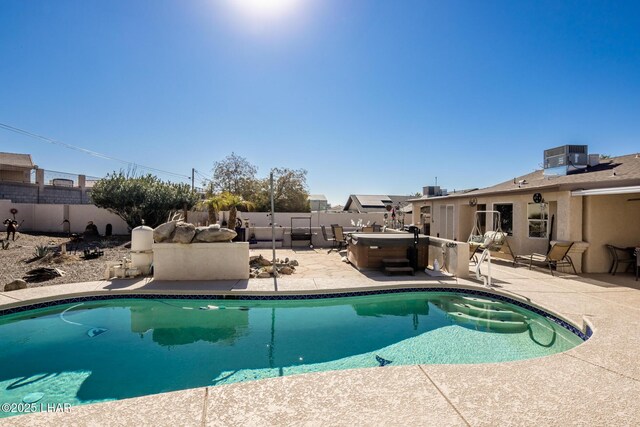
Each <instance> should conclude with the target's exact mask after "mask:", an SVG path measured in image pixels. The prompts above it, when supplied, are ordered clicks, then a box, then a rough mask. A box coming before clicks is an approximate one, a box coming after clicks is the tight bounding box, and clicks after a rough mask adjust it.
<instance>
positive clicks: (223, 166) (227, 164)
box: [211, 153, 258, 200]
mask: <svg viewBox="0 0 640 427" xmlns="http://www.w3.org/2000/svg"><path fill="white" fill-rule="evenodd" d="M257 171H258V169H257V168H256V167H255V166H254V165H252V164H251V163H249V162H248V161H247V159H245V158H244V157H241V156H238V155H237V154H235V153H231V155H229V156H227V157H225V158H224V159H223V160H221V161H219V162H215V163H214V164H213V181H212V184H211V193H214V194H215V193H222V192H227V193H231V194H237V195H239V196H242V197H243V198H244V199H246V200H248V199H249V198H250V197H251V194H252V193H253V192H254V190H255V182H256V172H257Z"/></svg>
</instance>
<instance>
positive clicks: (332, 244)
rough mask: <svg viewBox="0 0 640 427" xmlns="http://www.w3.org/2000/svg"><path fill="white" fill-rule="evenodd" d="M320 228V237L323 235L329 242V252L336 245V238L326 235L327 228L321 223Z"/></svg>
mask: <svg viewBox="0 0 640 427" xmlns="http://www.w3.org/2000/svg"><path fill="white" fill-rule="evenodd" d="M320 229H321V230H322V237H324V240H325V241H326V242H331V249H329V252H331V251H332V250H334V249H335V247H336V238H335V237H329V236H327V228H326V227H325V226H324V225H321V226H320Z"/></svg>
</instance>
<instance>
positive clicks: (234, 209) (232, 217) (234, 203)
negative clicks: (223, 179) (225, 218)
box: [220, 192, 254, 230]
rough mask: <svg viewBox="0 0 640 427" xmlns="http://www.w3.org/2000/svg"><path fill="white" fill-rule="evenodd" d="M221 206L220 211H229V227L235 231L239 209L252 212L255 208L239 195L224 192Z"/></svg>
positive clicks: (221, 195)
mask: <svg viewBox="0 0 640 427" xmlns="http://www.w3.org/2000/svg"><path fill="white" fill-rule="evenodd" d="M220 197H221V199H222V200H221V204H220V210H227V209H228V210H229V222H228V227H229V228H230V229H232V230H233V228H234V227H235V224H236V216H237V215H238V209H241V210H243V211H252V210H253V208H254V205H253V203H251V202H250V201H248V200H244V199H243V198H242V196H239V195H237V194H231V193H228V192H224V193H222V194H220Z"/></svg>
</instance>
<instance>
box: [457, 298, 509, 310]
mask: <svg viewBox="0 0 640 427" xmlns="http://www.w3.org/2000/svg"><path fill="white" fill-rule="evenodd" d="M460 299H461V300H462V301H463V302H464V303H465V304H469V305H473V306H476V307H481V308H485V307H490V306H500V305H502V303H501V302H500V301H495V300H491V299H486V298H478V297H462V298H460Z"/></svg>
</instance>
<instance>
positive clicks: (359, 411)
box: [0, 249, 640, 426]
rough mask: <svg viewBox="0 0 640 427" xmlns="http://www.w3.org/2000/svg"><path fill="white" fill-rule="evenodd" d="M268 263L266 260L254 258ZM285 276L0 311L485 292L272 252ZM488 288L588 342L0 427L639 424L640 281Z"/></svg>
mask: <svg viewBox="0 0 640 427" xmlns="http://www.w3.org/2000/svg"><path fill="white" fill-rule="evenodd" d="M263 253H264V254H265V256H269V254H270V252H269V251H264V252H263ZM278 257H280V258H284V257H289V258H295V259H298V261H299V262H300V264H301V265H300V267H299V268H298V269H297V271H296V273H295V274H294V275H292V276H284V277H282V278H279V279H277V281H274V280H273V279H251V280H248V281H223V282H187V283H176V282H157V281H153V280H149V279H140V280H126V281H114V282H107V281H101V282H90V283H80V284H69V285H59V286H50V287H42V288H33V289H25V290H21V291H14V292H10V293H4V294H2V295H0V308H4V307H8V306H12V305H19V304H24V303H26V302H32V301H41V300H48V299H55V298H56V297H59V296H62V295H83V294H99V293H120V292H122V293H126V292H132V291H133V292H154V293H157V292H163V293H180V292H188V293H212V292H249V293H251V292H273V291H274V287H275V286H277V291H278V292H296V291H301V292H325V291H344V290H346V289H365V288H381V287H398V286H407V285H411V286H424V287H431V286H439V287H441V286H443V284H446V286H447V287H454V286H460V287H466V288H478V289H485V290H486V288H485V287H483V286H482V285H480V284H478V283H477V282H476V281H472V280H460V279H459V280H455V279H447V280H445V281H437V280H436V281H434V280H433V279H428V278H427V277H426V276H425V275H424V274H417V275H416V276H414V277H408V278H404V277H387V276H384V275H382V274H381V273H378V272H367V273H365V274H362V273H360V272H358V271H357V270H355V269H354V268H353V267H351V266H350V265H348V264H346V263H342V262H340V257H339V256H338V255H337V254H336V253H335V252H334V253H332V254H327V253H326V250H320V249H318V250H315V251H310V250H306V251H287V250H278ZM492 271H493V274H494V278H495V280H494V285H495V286H494V290H495V291H497V292H502V293H507V294H511V295H514V296H517V297H519V298H524V299H526V300H528V301H530V302H531V303H532V304H534V305H539V306H542V307H545V308H548V309H550V310H552V311H554V312H556V313H558V314H560V315H562V316H563V317H565V318H566V319H568V320H570V321H571V322H573V323H574V324H575V325H577V326H582V325H583V319H587V320H588V321H589V322H590V323H591V324H592V326H593V329H594V334H593V336H592V337H591V339H589V340H588V341H587V342H585V343H583V344H582V345H580V346H578V347H576V348H573V349H571V350H569V351H567V352H565V353H560V354H556V355H553V356H549V357H543V358H539V359H531V360H524V361H518V362H509V363H495V364H493V363H492V364H476V365H413V366H386V367H384V368H370V369H356V370H347V371H330V372H321V373H314V374H305V375H298V376H290V377H280V378H274V379H266V380H261V381H255V382H246V383H238V384H231V385H223V386H216V387H202V388H198V389H191V390H183V391H177V392H172V393H164V394H158V395H150V396H144V397H140V398H135V399H126V400H120V401H113V402H107V403H101V404H95V405H85V406H77V407H73V408H72V409H71V411H70V413H41V414H32V415H22V416H17V417H11V418H6V419H3V420H2V423H3V424H5V425H15V426H39V425H42V426H49V425H105V424H108V425H132V424H138V425H158V426H160V425H171V426H175V425H251V426H255V425H291V424H295V425H301V424H304V425H407V424H414V425H437V426H447V425H461V426H464V425H472V426H488V425H536V426H541V425H545V426H546V425H563V426H564V425H584V426H594V425H616V426H620V425H629V426H634V425H638V422H639V421H638V420H640V399H638V396H640V363H638V362H639V359H640V356H639V355H640V332H639V328H640V282H635V281H634V280H633V278H630V277H629V276H616V277H615V278H614V277H612V276H609V275H583V276H579V277H576V276H569V275H563V276H561V277H551V276H550V275H549V274H548V273H547V272H543V271H542V270H539V271H536V270H534V271H529V270H528V269H526V268H524V267H520V268H512V267H511V266H510V265H508V264H505V263H495V264H493V268H492Z"/></svg>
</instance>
